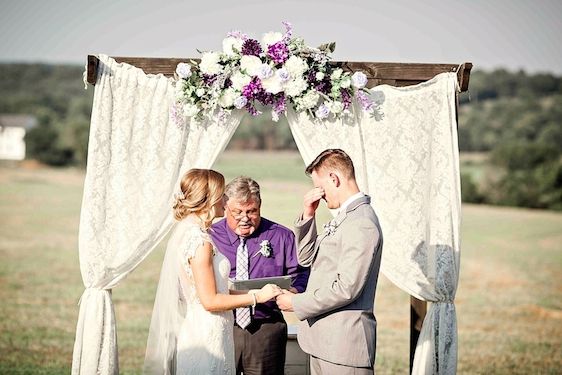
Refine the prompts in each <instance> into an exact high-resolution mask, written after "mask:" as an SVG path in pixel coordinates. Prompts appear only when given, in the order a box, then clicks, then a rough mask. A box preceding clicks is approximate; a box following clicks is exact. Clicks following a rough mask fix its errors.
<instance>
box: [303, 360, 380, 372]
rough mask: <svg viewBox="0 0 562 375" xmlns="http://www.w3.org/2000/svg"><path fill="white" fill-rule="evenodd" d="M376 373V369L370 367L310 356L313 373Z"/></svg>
mask: <svg viewBox="0 0 562 375" xmlns="http://www.w3.org/2000/svg"><path fill="white" fill-rule="evenodd" d="M374 373H375V372H374V370H373V369H372V368H370V367H350V366H344V365H337V364H335V363H332V362H328V361H324V360H322V359H320V358H316V357H314V356H310V374H311V375H373V374H374Z"/></svg>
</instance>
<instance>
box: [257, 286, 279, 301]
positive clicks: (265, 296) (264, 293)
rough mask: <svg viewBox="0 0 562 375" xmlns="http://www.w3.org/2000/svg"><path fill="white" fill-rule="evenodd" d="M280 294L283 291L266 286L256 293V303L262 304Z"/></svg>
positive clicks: (276, 287) (275, 287)
mask: <svg viewBox="0 0 562 375" xmlns="http://www.w3.org/2000/svg"><path fill="white" fill-rule="evenodd" d="M282 293H283V291H282V290H281V288H279V287H278V286H277V285H275V284H267V285H265V286H264V287H263V288H261V289H260V290H259V291H258V292H257V293H256V299H257V302H258V303H264V302H267V301H269V300H272V299H273V298H275V297H277V296H278V295H280V294H282Z"/></svg>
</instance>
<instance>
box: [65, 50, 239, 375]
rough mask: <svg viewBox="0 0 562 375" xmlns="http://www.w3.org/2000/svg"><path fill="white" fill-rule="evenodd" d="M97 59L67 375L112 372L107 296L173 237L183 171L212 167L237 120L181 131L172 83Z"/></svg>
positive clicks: (114, 358)
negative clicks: (78, 293) (174, 116)
mask: <svg viewBox="0 0 562 375" xmlns="http://www.w3.org/2000/svg"><path fill="white" fill-rule="evenodd" d="M99 59H100V63H99V68H98V77H97V82H96V86H95V92H94V104H93V108H92V118H91V125H90V140H89V146H88V147H89V148H88V165H87V170H86V180H85V182H84V196H83V201H82V210H81V216H80V233H79V255H80V269H81V273H82V279H83V281H84V286H85V287H86V290H85V291H84V293H83V295H82V297H81V302H80V312H79V317H78V324H77V327H76V340H75V344H74V353H73V359H72V374H74V375H77V374H118V373H119V363H118V357H117V337H116V327H115V314H114V310H113V303H112V300H111V289H112V288H113V287H115V286H116V285H117V284H118V283H119V282H120V281H121V280H122V279H123V278H124V277H126V276H127V274H128V273H129V272H131V271H132V270H133V269H135V268H136V266H137V265H138V264H139V263H140V262H142V261H143V259H145V258H146V256H147V255H148V254H149V253H150V252H151V251H152V250H153V249H154V247H155V246H156V245H157V244H158V243H159V242H160V241H161V240H162V238H163V237H164V236H165V235H166V233H167V232H168V230H169V229H170V228H171V226H172V224H173V217H172V215H171V205H172V202H173V193H174V189H176V188H177V186H178V182H179V178H181V175H182V174H183V172H184V171H186V170H187V169H189V168H194V167H198V168H210V167H211V166H212V164H213V163H214V161H215V160H216V158H217V157H218V155H219V154H220V153H221V152H222V151H223V150H224V147H225V146H226V144H227V143H228V141H229V140H230V137H231V136H232V134H233V132H234V130H235V129H236V127H237V126H238V124H239V122H240V118H241V116H240V115H234V116H232V117H231V118H230V119H229V121H228V122H227V123H223V124H221V125H219V124H216V123H207V124H203V125H197V126H189V124H186V125H185V126H184V127H181V128H179V127H178V126H176V125H175V124H174V123H173V122H172V121H170V120H169V115H168V111H169V108H170V105H171V104H172V103H173V101H174V88H173V85H172V80H170V79H168V78H166V77H164V76H162V75H146V74H145V73H144V72H143V71H142V70H140V69H138V68H135V67H133V66H131V65H128V64H118V63H116V62H115V60H113V59H111V58H109V57H107V56H104V55H100V56H99ZM200 149H203V150H205V152H199V150H200Z"/></svg>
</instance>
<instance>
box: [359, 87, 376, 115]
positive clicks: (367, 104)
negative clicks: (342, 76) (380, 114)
mask: <svg viewBox="0 0 562 375" xmlns="http://www.w3.org/2000/svg"><path fill="white" fill-rule="evenodd" d="M357 101H358V102H359V105H360V106H361V108H363V110H364V111H370V110H371V109H373V101H372V100H371V97H370V96H369V95H367V93H365V92H364V91H361V90H358V91H357Z"/></svg>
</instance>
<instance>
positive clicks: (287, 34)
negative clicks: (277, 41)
mask: <svg viewBox="0 0 562 375" xmlns="http://www.w3.org/2000/svg"><path fill="white" fill-rule="evenodd" d="M281 23H282V24H283V26H285V35H283V39H284V40H285V41H286V42H288V41H289V39H291V36H293V25H291V23H290V22H288V21H283V22H281Z"/></svg>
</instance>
